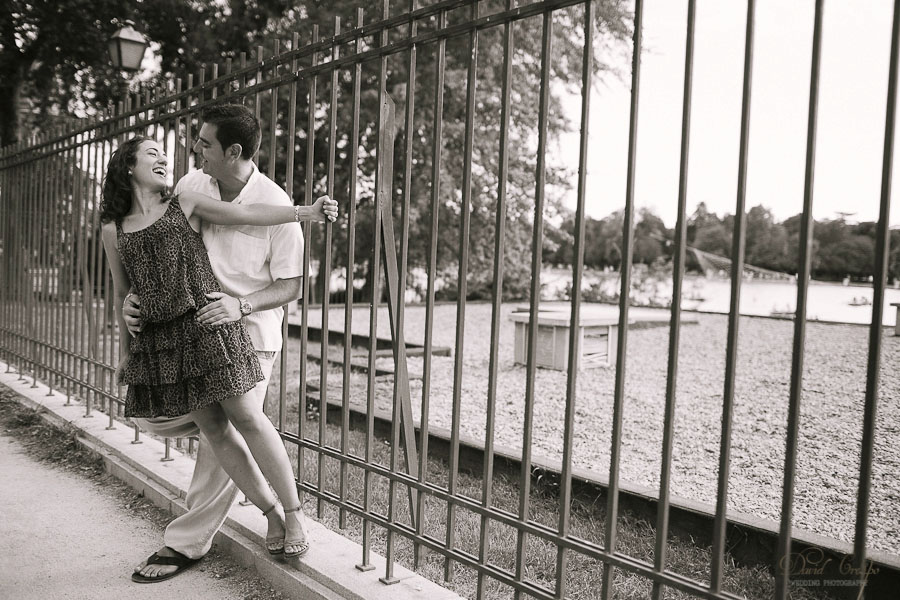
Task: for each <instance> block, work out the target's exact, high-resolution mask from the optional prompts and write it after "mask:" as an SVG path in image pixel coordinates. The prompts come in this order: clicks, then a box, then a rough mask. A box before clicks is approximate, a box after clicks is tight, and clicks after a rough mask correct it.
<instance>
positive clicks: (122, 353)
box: [100, 223, 131, 360]
mask: <svg viewBox="0 0 900 600" xmlns="http://www.w3.org/2000/svg"><path fill="white" fill-rule="evenodd" d="M100 231H101V239H102V240H103V250H104V252H106V261H107V262H108V263H109V271H110V273H112V279H113V291H114V293H113V297H114V298H115V300H114V302H115V308H116V320H117V321H118V323H119V359H120V360H124V359H126V358H127V357H128V356H130V355H131V335H130V334H128V327H127V326H126V325H125V317H124V315H123V314H122V304H123V303H124V302H125V297H126V296H127V295H128V293H129V291H130V290H131V281H130V280H129V279H128V273H126V272H125V267H124V266H123V265H122V259H121V258H120V257H119V248H118V247H117V246H116V225H115V223H106V224H104V225H103V226H102V228H101V230H100Z"/></svg>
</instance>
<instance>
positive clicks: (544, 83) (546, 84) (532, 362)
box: [513, 11, 553, 600]
mask: <svg viewBox="0 0 900 600" xmlns="http://www.w3.org/2000/svg"><path fill="white" fill-rule="evenodd" d="M552 41H553V13H552V12H551V11H545V12H544V22H543V26H542V31H541V90H540V103H539V107H538V149H537V166H536V168H535V190H534V226H533V231H532V238H531V290H530V296H531V297H530V304H531V306H530V316H529V321H528V337H527V341H528V349H527V364H526V371H525V372H526V374H525V406H524V408H523V411H522V412H523V413H524V414H523V417H524V421H523V431H522V468H521V474H520V475H519V520H520V521H521V522H522V523H523V524H524V523H527V522H528V521H529V520H530V513H531V508H530V506H531V439H532V433H533V432H532V426H533V420H534V379H535V375H536V370H537V337H538V311H539V310H540V302H541V266H542V260H541V249H542V247H543V235H544V233H543V232H544V195H545V194H544V192H545V190H544V187H545V184H546V179H547V173H546V166H547V129H548V121H549V111H550V64H551V52H552V50H553V48H552ZM527 552H528V537H527V535H526V534H525V532H524V531H523V530H522V529H521V528H519V529H517V531H516V581H519V582H522V581H524V580H525V555H526V554H527ZM513 597H514V598H516V600H518V599H519V598H521V597H522V592H521V591H520V590H518V589H517V590H516V591H515V592H514V594H513Z"/></svg>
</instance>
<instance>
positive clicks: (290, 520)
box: [284, 506, 309, 558]
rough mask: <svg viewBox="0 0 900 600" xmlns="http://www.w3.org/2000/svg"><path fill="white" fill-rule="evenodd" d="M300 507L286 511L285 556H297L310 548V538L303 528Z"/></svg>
mask: <svg viewBox="0 0 900 600" xmlns="http://www.w3.org/2000/svg"><path fill="white" fill-rule="evenodd" d="M302 512H303V511H301V510H300V507H299V506H298V507H297V508H294V509H288V510H285V511H284V523H285V530H286V531H285V534H284V556H285V558H296V557H298V556H303V555H304V554H306V552H307V551H308V550H309V538H307V536H306V530H305V529H304V528H303V515H302Z"/></svg>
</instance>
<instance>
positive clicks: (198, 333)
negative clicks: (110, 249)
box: [116, 197, 263, 417]
mask: <svg viewBox="0 0 900 600" xmlns="http://www.w3.org/2000/svg"><path fill="white" fill-rule="evenodd" d="M116 239H117V242H118V248H119V256H120V257H121V259H122V264H123V266H124V267H125V271H126V272H127V273H128V278H129V279H130V280H131V285H132V287H133V289H134V291H135V292H136V293H137V294H138V295H139V296H140V298H141V319H142V322H143V327H142V329H143V331H141V333H139V334H138V335H137V336H136V337H135V338H133V339H132V341H131V357H130V359H129V360H128V363H127V364H126V365H125V368H124V369H123V371H122V380H121V381H120V384H122V385H127V386H128V393H127V394H126V397H125V416H126V417H177V416H180V415H184V414H187V413H189V412H192V411H195V410H199V409H201V408H205V407H207V406H209V405H211V404H213V403H214V402H220V401H222V400H224V399H226V398H230V397H233V396H240V395H241V394H244V393H245V392H247V391H249V390H251V389H253V387H254V386H255V385H256V383H257V382H259V381H262V379H263V375H262V371H261V370H260V367H259V360H258V359H257V358H256V353H255V352H254V350H253V344H252V343H251V342H250V338H249V336H248V335H247V331H246V330H245V329H244V325H243V323H242V322H241V321H235V322H232V323H227V324H225V325H219V326H216V327H209V326H204V325H200V324H199V323H197V321H196V320H195V319H194V314H195V313H196V311H197V309H199V308H200V307H202V306H204V305H205V304H207V303H208V302H209V300H208V299H207V298H206V296H205V294H208V293H210V292H218V291H221V289H220V287H219V283H218V281H216V278H215V276H214V275H213V272H212V267H211V266H210V264H209V256H208V255H207V253H206V247H205V246H204V245H203V238H202V237H201V236H200V234H199V233H197V232H196V231H194V230H193V229H192V228H191V226H190V224H189V223H188V220H187V218H186V217H185V216H184V213H183V212H182V210H181V206H180V205H179V204H178V199H177V198H174V197H173V198H171V199H170V200H169V206H168V208H167V209H166V212H165V214H164V215H163V216H162V217H161V218H159V219H158V220H157V221H155V222H154V223H153V224H151V225H150V226H148V227H145V228H144V229H140V230H138V231H134V232H130V233H126V232H124V231H123V230H122V226H121V223H119V222H117V223H116ZM126 335H127V334H126Z"/></svg>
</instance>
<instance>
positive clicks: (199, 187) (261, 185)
mask: <svg viewBox="0 0 900 600" xmlns="http://www.w3.org/2000/svg"><path fill="white" fill-rule="evenodd" d="M184 191H193V192H198V193H200V194H204V195H206V196H210V197H212V198H215V199H217V200H221V199H222V196H221V194H220V193H219V184H218V182H217V181H216V180H215V179H214V178H212V177H210V176H209V175H207V174H206V173H204V172H203V171H199V170H197V171H191V172H190V173H188V174H187V175H185V176H184V177H182V178H181V180H180V181H179V182H178V184H177V185H176V186H175V194H176V195H177V194H180V193H181V192H184ZM233 202H235V203H237V204H257V203H261V204H273V205H276V206H278V205H282V206H292V205H293V202H291V199H290V197H289V196H288V195H287V193H285V191H284V190H283V189H281V187H280V186H279V185H278V184H277V183H275V182H274V181H272V180H271V179H269V178H268V177H266V176H265V175H263V174H262V173H260V172H259V170H258V169H257V168H256V165H253V173H252V174H251V175H250V179H249V180H248V181H247V184H246V185H245V186H244V189H243V190H241V193H240V194H238V196H237V197H236V198H235V199H234V200H233ZM200 231H201V233H202V235H203V243H204V244H205V245H206V250H207V252H208V253H209V262H210V264H211V265H212V270H213V273H214V274H215V276H216V279H218V280H219V283H220V284H221V286H222V290H223V291H224V292H225V293H227V294H228V295H229V296H234V297H241V296H247V295H249V294H251V293H253V292H256V291H259V290H261V289H264V288H266V287H268V286H269V285H271V284H272V283H273V282H275V281H276V280H278V279H291V278H294V277H301V276H303V230H302V229H301V228H300V224H299V223H287V224H284V225H274V226H271V227H265V226H255V225H214V224H211V223H206V222H204V223H203V224H202V225H201V229H200ZM283 318H284V309H283V308H281V307H278V308H273V309H271V310H264V311H258V312H257V311H254V312H252V313H251V314H250V315H249V316H247V317H244V324H245V326H246V328H247V332H248V333H249V334H250V339H251V341H252V342H253V347H254V348H255V349H256V350H262V351H277V350H281V344H282V339H281V324H282V319H283Z"/></svg>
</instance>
